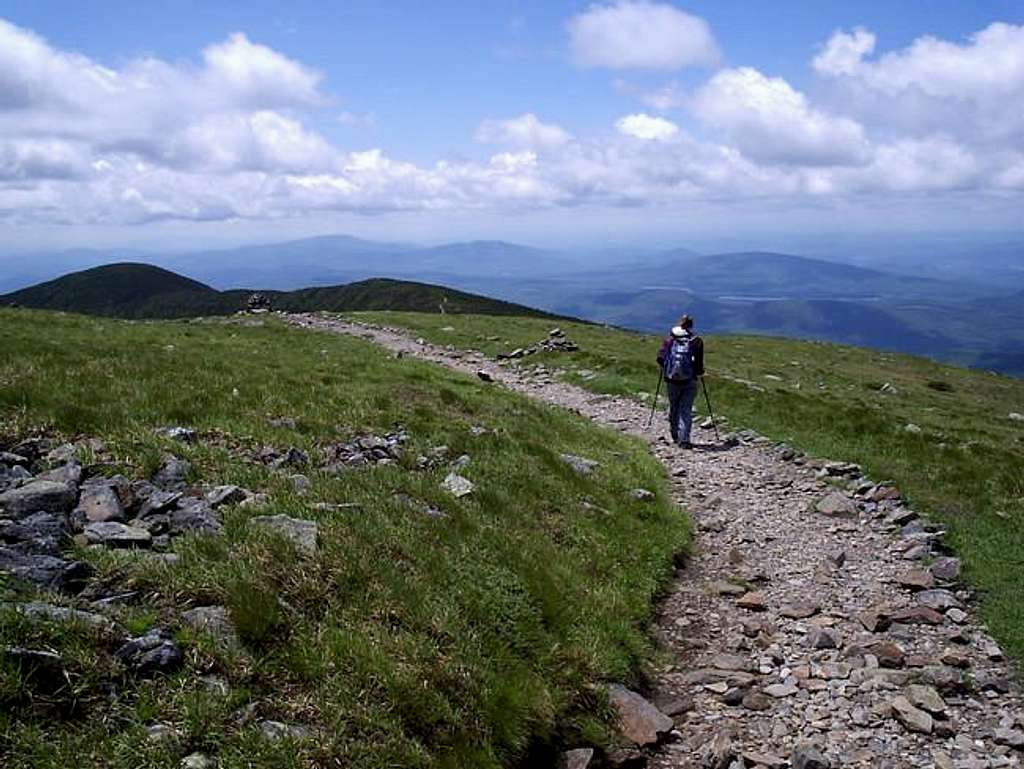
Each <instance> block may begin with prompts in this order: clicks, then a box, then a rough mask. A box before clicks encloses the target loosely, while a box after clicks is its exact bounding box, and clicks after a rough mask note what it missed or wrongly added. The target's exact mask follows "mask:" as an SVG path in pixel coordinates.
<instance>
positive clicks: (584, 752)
mask: <svg viewBox="0 0 1024 769" xmlns="http://www.w3.org/2000/svg"><path fill="white" fill-rule="evenodd" d="M593 760H594V749H593V748H576V749H575V750H567V751H565V752H564V753H563V754H562V757H561V759H560V760H559V762H558V769H589V767H590V762H591V761H593Z"/></svg>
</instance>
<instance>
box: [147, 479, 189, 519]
mask: <svg viewBox="0 0 1024 769" xmlns="http://www.w3.org/2000/svg"><path fill="white" fill-rule="evenodd" d="M144 483H145V482H144ZM136 493H138V491H137V492H136ZM141 499H142V505H141V506H140V507H139V515H138V517H139V518H146V517H148V516H150V515H154V514H158V513H164V512H167V511H169V510H171V509H172V508H174V507H175V506H176V505H177V504H178V500H180V499H181V492H180V491H163V490H161V489H158V488H156V487H155V486H152V487H150V490H147V493H146V494H145V496H143V497H141Z"/></svg>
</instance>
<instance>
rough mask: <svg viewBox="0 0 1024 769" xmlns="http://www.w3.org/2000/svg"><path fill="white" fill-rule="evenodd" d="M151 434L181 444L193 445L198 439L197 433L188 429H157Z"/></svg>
mask: <svg viewBox="0 0 1024 769" xmlns="http://www.w3.org/2000/svg"><path fill="white" fill-rule="evenodd" d="M153 432H155V433H156V434H157V435H162V436H163V437H165V438H170V439H171V440H173V441H181V442H182V443H195V442H196V441H197V440H198V439H199V435H198V433H196V431H195V430H193V429H192V428H190V427H177V426H175V427H158V428H157V429H156V430H154V431H153Z"/></svg>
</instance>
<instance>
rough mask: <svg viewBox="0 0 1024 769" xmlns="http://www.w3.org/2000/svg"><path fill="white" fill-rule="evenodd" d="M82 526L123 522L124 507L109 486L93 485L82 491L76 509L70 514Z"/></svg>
mask: <svg viewBox="0 0 1024 769" xmlns="http://www.w3.org/2000/svg"><path fill="white" fill-rule="evenodd" d="M72 517H73V519H75V520H79V521H81V522H82V524H83V525H84V524H86V523H102V522H105V521H122V522H123V521H124V507H122V505H121V499H120V498H119V497H118V496H117V493H116V492H115V491H114V489H113V488H111V487H110V486H105V485H99V484H97V485H94V486H86V487H84V488H83V489H82V494H81V496H80V497H79V499H78V507H77V508H75V510H74V512H73V513H72Z"/></svg>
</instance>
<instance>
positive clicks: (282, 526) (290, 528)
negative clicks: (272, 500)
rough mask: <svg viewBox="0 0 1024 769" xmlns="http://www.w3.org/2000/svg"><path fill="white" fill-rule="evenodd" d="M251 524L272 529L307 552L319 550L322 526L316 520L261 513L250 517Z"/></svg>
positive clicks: (258, 527)
mask: <svg viewBox="0 0 1024 769" xmlns="http://www.w3.org/2000/svg"><path fill="white" fill-rule="evenodd" d="M249 526H250V527H253V528H257V529H265V530H267V531H272V532H274V533H275V534H278V535H280V536H282V537H284V538H285V539H287V540H290V541H291V542H294V543H295V545H296V547H298V548H299V549H300V550H303V551H305V552H307V553H310V554H313V553H316V552H317V549H318V546H317V538H318V537H319V535H320V527H319V526H318V525H317V523H316V521H307V520H305V519H302V518H291V517H289V516H287V515H261V516H257V517H255V518H250V519H249Z"/></svg>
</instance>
